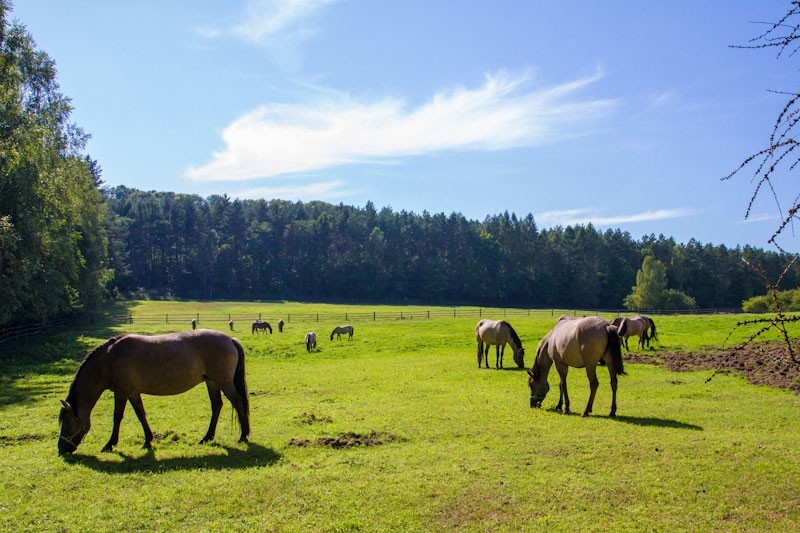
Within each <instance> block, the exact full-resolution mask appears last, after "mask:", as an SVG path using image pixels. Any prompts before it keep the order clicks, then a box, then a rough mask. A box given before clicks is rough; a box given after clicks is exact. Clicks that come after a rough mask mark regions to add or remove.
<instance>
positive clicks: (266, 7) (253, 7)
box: [231, 0, 333, 44]
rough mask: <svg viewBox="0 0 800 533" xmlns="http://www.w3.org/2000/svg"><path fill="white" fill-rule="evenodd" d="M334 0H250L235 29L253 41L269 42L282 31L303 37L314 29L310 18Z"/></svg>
mask: <svg viewBox="0 0 800 533" xmlns="http://www.w3.org/2000/svg"><path fill="white" fill-rule="evenodd" d="M332 2H333V0H250V1H249V2H248V3H247V6H246V8H245V9H246V16H245V20H244V21H243V22H241V23H239V24H237V25H235V26H234V27H233V28H232V30H231V33H232V34H233V35H235V36H237V37H239V38H241V39H244V40H245V41H247V42H250V43H252V44H267V43H268V42H269V40H270V39H272V38H273V37H275V36H277V35H280V36H281V37H282V38H284V39H285V38H287V37H290V38H294V39H303V38H306V37H308V36H309V35H312V34H313V33H314V31H313V30H312V29H311V28H310V26H308V25H307V21H308V20H309V19H311V18H312V17H313V16H314V15H316V14H317V13H318V12H319V11H320V10H321V9H322V8H323V7H325V6H326V5H328V4H331V3H332Z"/></svg>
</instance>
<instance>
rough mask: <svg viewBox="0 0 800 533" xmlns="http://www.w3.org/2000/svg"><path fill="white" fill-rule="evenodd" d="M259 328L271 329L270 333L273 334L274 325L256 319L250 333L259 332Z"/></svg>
mask: <svg viewBox="0 0 800 533" xmlns="http://www.w3.org/2000/svg"><path fill="white" fill-rule="evenodd" d="M259 330H261V331H264V332H266V331H267V330H269V334H270V335H272V326H270V325H269V322H264V321H263V320H256V321H255V322H253V329H252V331H251V332H250V333H251V334H253V333H258V331H259Z"/></svg>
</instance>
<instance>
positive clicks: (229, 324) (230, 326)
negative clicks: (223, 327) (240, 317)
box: [228, 320, 233, 331]
mask: <svg viewBox="0 0 800 533" xmlns="http://www.w3.org/2000/svg"><path fill="white" fill-rule="evenodd" d="M228 327H229V328H231V331H233V320H228Z"/></svg>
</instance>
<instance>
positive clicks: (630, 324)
mask: <svg viewBox="0 0 800 533" xmlns="http://www.w3.org/2000/svg"><path fill="white" fill-rule="evenodd" d="M650 323H651V321H650V319H649V318H647V317H644V316H634V317H625V318H623V317H617V318H615V319H614V320H612V321H611V325H612V326H616V327H617V333H618V334H619V338H620V342H621V343H623V344H625V349H626V350H628V351H631V349H630V348H629V347H628V337H639V342H638V345H639V347H640V348H644V346H645V343H648V344H649V342H650V338H649V336H648V333H647V332H648V330H649V329H650ZM654 333H655V330H654Z"/></svg>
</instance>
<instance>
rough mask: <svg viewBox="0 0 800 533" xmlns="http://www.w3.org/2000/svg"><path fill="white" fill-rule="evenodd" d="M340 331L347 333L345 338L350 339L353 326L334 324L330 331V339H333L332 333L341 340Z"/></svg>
mask: <svg viewBox="0 0 800 533" xmlns="http://www.w3.org/2000/svg"><path fill="white" fill-rule="evenodd" d="M342 333H347V340H352V338H353V326H336V327H335V328H333V331H331V340H333V336H334V335H336V338H337V339H339V340H342Z"/></svg>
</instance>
